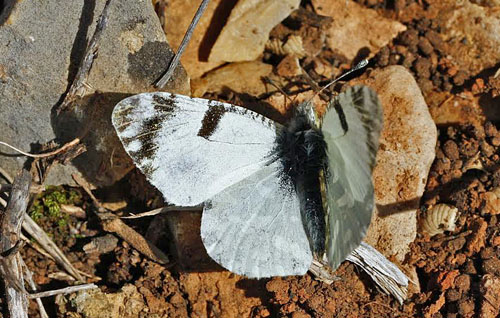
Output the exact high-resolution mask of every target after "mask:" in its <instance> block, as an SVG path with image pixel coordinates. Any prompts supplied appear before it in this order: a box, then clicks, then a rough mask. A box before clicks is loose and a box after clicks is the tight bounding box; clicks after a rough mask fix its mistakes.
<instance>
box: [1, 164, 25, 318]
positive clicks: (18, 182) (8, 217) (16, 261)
mask: <svg viewBox="0 0 500 318" xmlns="http://www.w3.org/2000/svg"><path fill="white" fill-rule="evenodd" d="M30 185H31V174H30V172H29V171H28V170H24V169H23V170H22V171H21V172H20V173H19V175H18V176H17V177H16V178H15V180H14V182H13V184H12V191H11V194H10V197H9V203H8V204H7V208H6V210H5V213H4V214H3V215H2V220H1V227H0V250H1V251H2V252H5V251H9V250H11V249H12V248H13V247H15V246H16V244H17V242H18V241H19V234H20V232H21V224H22V223H23V215H24V213H25V211H26V209H27V208H28V200H29V188H30ZM21 262H22V260H21V257H20V256H19V254H17V253H16V254H10V255H9V256H7V257H4V258H2V259H0V268H1V273H2V276H3V279H4V283H5V295H6V299H7V307H8V311H9V317H15V318H25V317H26V318H27V317H28V299H27V298H26V291H25V290H24V279H23V273H22V264H21Z"/></svg>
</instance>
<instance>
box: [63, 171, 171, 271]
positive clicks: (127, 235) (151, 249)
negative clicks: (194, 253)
mask: <svg viewBox="0 0 500 318" xmlns="http://www.w3.org/2000/svg"><path fill="white" fill-rule="evenodd" d="M73 179H74V180H75V182H76V183H77V184H78V185H79V186H81V187H82V188H83V190H84V191H85V192H87V194H88V195H89V196H90V198H91V199H92V201H93V203H94V205H95V208H96V210H97V211H98V213H97V216H98V217H99V219H100V220H101V222H102V227H103V229H104V230H105V231H107V232H111V233H115V234H116V235H118V236H119V237H120V238H122V239H123V240H124V241H126V242H127V243H129V244H130V245H131V246H132V247H133V248H135V249H136V250H137V251H139V252H140V253H142V254H143V255H145V256H147V257H149V258H150V259H151V260H153V261H155V262H157V263H159V264H166V263H168V262H169V261H168V257H167V255H165V253H163V252H162V251H161V250H160V249H159V248H158V247H156V246H155V245H154V244H153V243H151V242H149V241H148V240H146V239H145V238H144V237H143V236H142V235H141V234H139V233H137V232H136V231H135V230H134V229H133V228H131V227H130V226H128V225H127V224H125V223H123V221H122V220H120V219H119V218H118V217H117V216H116V215H114V214H113V213H110V212H109V211H108V210H106V208H104V207H103V206H102V204H101V203H100V202H99V200H97V198H96V197H95V196H94V194H93V193H92V191H90V186H89V184H88V182H87V181H85V180H84V179H83V178H82V177H80V176H79V175H77V174H73Z"/></svg>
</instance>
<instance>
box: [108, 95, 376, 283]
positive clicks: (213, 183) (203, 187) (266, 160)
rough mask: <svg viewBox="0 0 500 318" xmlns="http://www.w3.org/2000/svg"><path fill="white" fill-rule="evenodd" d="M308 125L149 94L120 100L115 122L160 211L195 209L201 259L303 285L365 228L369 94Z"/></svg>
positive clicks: (372, 115)
mask: <svg viewBox="0 0 500 318" xmlns="http://www.w3.org/2000/svg"><path fill="white" fill-rule="evenodd" d="M335 105H336V106H337V108H338V106H340V108H341V109H342V110H343V112H341V113H339V114H338V113H337V111H335V109H334V108H335V107H333V106H335ZM310 114H312V106H311V105H310V104H307V103H306V104H303V105H301V106H300V107H299V108H298V111H297V113H296V115H295V116H294V117H293V118H292V119H291V121H290V122H289V123H287V124H286V125H281V124H279V123H276V122H274V121H272V120H270V119H267V118H265V117H263V116H261V115H259V114H257V113H255V112H252V111H249V110H247V109H245V108H242V107H239V106H235V105H231V104H227V103H221V102H216V101H210V100H206V99H199V98H190V97H187V96H182V95H174V94H170V93H165V92H156V93H144V94H139V95H135V96H132V97H129V98H126V99H124V100H122V101H121V102H120V103H118V105H116V107H115V109H114V111H113V115H112V122H113V125H114V127H115V129H116V131H117V133H118V136H119V138H120V139H121V141H122V143H123V145H124V147H125V150H126V151H127V153H128V154H129V155H130V156H131V157H132V159H133V160H134V162H135V164H136V165H137V166H138V167H139V168H140V169H141V171H142V172H143V173H144V174H145V175H146V177H147V179H148V180H149V181H150V182H151V183H152V184H153V185H154V186H156V187H157V188H158V189H159V190H160V191H161V192H162V193H163V195H164V197H165V199H166V200H167V201H168V202H169V203H171V204H174V205H178V206H196V205H200V204H202V203H203V204H204V211H203V216H202V223H201V236H202V240H203V243H204V245H205V248H206V250H207V252H208V254H209V255H210V257H211V258H213V259H214V260H215V261H216V262H217V263H219V264H220V265H222V266H223V267H224V268H226V269H228V270H230V271H232V272H234V273H237V274H240V275H245V276H247V277H254V278H260V277H270V276H288V275H303V274H305V273H306V272H307V270H308V269H309V267H310V265H311V263H312V260H313V255H315V256H317V257H318V258H320V259H321V258H323V256H325V255H326V259H327V260H328V263H329V265H330V267H331V268H332V269H336V268H337V267H338V265H339V264H340V263H341V262H342V261H344V260H345V259H346V257H347V256H348V255H349V254H350V253H351V252H352V251H353V250H354V249H355V248H357V247H358V246H359V244H360V243H361V240H362V239H363V237H364V236H365V233H366V230H367V228H368V225H369V223H370V219H371V215H372V211H373V208H374V193H373V183H372V178H371V172H372V169H373V166H374V164H375V156H376V152H377V149H378V139H379V135H380V130H381V127H382V108H381V106H380V102H379V100H378V97H377V95H376V93H375V92H374V91H373V90H371V89H370V88H368V87H366V86H355V87H351V88H348V89H347V90H346V91H345V92H344V93H341V94H340V95H338V96H337V97H336V98H335V99H333V100H332V102H331V103H330V107H329V108H328V110H327V112H326V114H325V115H324V116H323V118H322V119H321V121H319V122H320V125H318V126H317V125H316V123H315V122H314V120H313V118H312V117H313V116H310ZM340 114H342V115H343V116H339V115H340ZM344 116H345V117H344ZM346 123H347V127H348V129H345V128H347V127H345V126H346Z"/></svg>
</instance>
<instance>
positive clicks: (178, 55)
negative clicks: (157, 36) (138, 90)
mask: <svg viewBox="0 0 500 318" xmlns="http://www.w3.org/2000/svg"><path fill="white" fill-rule="evenodd" d="M208 1H209V0H203V1H202V2H201V4H200V6H199V7H198V10H197V11H196V14H195V15H194V17H193V20H192V21H191V24H190V25H189V27H188V29H187V31H186V33H185V34H184V38H183V39H182V42H181V45H179V48H178V49H177V53H176V54H175V55H174V57H173V58H172V61H171V62H170V65H169V66H168V69H167V71H166V72H165V74H163V75H162V77H161V78H160V79H159V80H158V81H157V82H156V84H155V87H156V88H163V86H165V84H167V82H168V80H169V79H170V77H172V74H174V70H175V68H176V67H177V65H178V64H179V61H180V60H181V56H182V53H184V50H185V49H186V47H187V45H188V44H189V40H191V36H192V35H193V32H194V28H195V27H196V25H197V24H198V22H199V21H200V19H201V16H202V15H203V12H205V9H206V8H207V6H208Z"/></svg>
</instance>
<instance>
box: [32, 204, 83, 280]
mask: <svg viewBox="0 0 500 318" xmlns="http://www.w3.org/2000/svg"><path fill="white" fill-rule="evenodd" d="M23 229H24V230H25V231H26V232H28V233H29V235H31V237H33V238H34V239H35V240H36V241H37V242H38V244H40V246H42V247H43V248H44V249H45V250H46V251H47V253H49V254H50V255H52V257H54V259H55V261H56V263H57V264H59V265H60V266H62V267H63V268H64V269H65V270H66V271H67V272H68V273H69V274H70V275H71V276H73V277H74V278H75V279H76V280H78V281H81V282H83V281H84V279H83V277H82V276H81V275H80V274H79V273H78V271H77V270H76V269H75V268H74V267H73V265H72V264H71V262H70V261H69V260H68V258H67V257H66V255H64V253H63V252H62V251H61V250H60V249H59V247H58V246H57V245H56V244H55V243H54V242H53V241H52V239H51V238H50V237H49V236H48V235H47V234H46V233H45V232H44V231H43V230H42V229H41V228H40V226H38V224H36V222H35V221H33V219H32V218H31V217H30V216H29V215H28V214H26V213H25V214H24V223H23Z"/></svg>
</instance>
